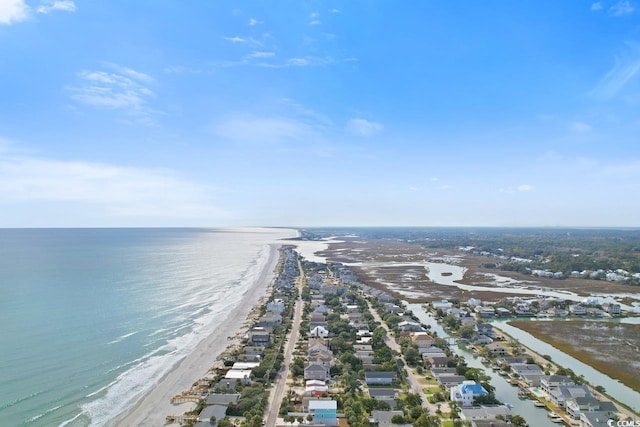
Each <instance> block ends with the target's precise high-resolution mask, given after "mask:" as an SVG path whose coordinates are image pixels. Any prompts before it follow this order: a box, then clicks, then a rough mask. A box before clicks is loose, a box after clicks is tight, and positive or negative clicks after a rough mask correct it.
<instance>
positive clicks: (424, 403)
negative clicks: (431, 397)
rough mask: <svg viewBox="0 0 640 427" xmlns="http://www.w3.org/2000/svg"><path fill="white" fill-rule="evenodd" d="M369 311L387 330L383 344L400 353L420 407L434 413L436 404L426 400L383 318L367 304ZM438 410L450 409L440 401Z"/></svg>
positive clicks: (445, 410) (436, 407)
mask: <svg viewBox="0 0 640 427" xmlns="http://www.w3.org/2000/svg"><path fill="white" fill-rule="evenodd" d="M367 304H369V303H368V302H367ZM369 312H371V314H372V315H373V318H374V319H375V320H376V321H377V322H380V324H381V325H382V327H383V328H384V329H385V330H386V331H387V335H386V336H385V337H384V342H385V344H387V346H389V348H391V350H393V351H397V352H398V353H400V356H398V357H400V359H402V361H403V362H404V370H405V372H406V374H407V381H408V382H409V385H410V386H411V392H412V393H414V394H417V395H418V396H420V400H422V407H423V408H427V409H429V412H430V413H431V414H435V413H436V410H437V409H438V406H437V405H436V404H433V403H431V402H429V401H428V400H427V396H426V395H425V394H424V393H423V391H422V385H421V384H420V382H419V379H418V377H417V376H416V374H415V373H414V372H413V370H412V369H411V368H410V367H409V365H407V361H406V360H404V356H402V348H401V347H400V345H399V344H398V343H397V342H396V340H395V339H393V337H392V336H391V331H390V330H389V327H388V326H387V324H386V323H385V322H384V320H382V318H381V317H380V315H379V314H378V312H377V311H375V310H374V309H373V308H371V305H369ZM440 410H441V411H442V412H448V411H450V409H449V405H448V404H447V403H446V402H442V403H441V406H440Z"/></svg>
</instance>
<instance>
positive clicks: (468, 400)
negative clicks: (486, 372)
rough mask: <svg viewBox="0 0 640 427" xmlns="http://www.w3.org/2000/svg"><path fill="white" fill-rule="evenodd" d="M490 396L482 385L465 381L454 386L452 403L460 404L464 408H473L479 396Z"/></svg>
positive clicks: (452, 388) (451, 394) (451, 392)
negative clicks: (474, 401)
mask: <svg viewBox="0 0 640 427" xmlns="http://www.w3.org/2000/svg"><path fill="white" fill-rule="evenodd" d="M486 394H488V392H487V390H485V389H484V387H482V386H481V385H480V384H476V382H475V381H463V382H462V384H460V385H457V386H453V387H451V389H450V398H451V401H454V402H460V404H461V405H462V406H472V405H473V400H474V399H475V398H476V397H477V396H484V395H486Z"/></svg>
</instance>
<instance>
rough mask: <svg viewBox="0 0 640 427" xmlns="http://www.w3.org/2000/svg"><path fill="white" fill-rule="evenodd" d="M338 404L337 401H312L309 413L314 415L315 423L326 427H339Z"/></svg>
mask: <svg viewBox="0 0 640 427" xmlns="http://www.w3.org/2000/svg"><path fill="white" fill-rule="evenodd" d="M337 411H338V402H336V401H335V400H310V401H309V413H310V414H311V415H313V422H314V423H317V424H324V425H326V426H337V425H338V415H337Z"/></svg>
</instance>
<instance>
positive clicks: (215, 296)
mask: <svg viewBox="0 0 640 427" xmlns="http://www.w3.org/2000/svg"><path fill="white" fill-rule="evenodd" d="M269 249H270V248H269V246H268V245H266V246H263V247H261V248H260V250H259V251H258V253H257V254H256V256H255V258H254V259H253V260H251V262H249V263H248V264H245V268H244V269H243V270H242V271H241V272H238V273H240V274H238V275H236V278H235V280H234V279H231V280H226V281H222V282H217V283H216V287H215V288H214V289H213V290H212V288H211V284H210V283H209V284H208V285H207V284H206V283H205V284H203V286H202V288H201V289H193V288H192V289H190V292H192V294H191V295H189V298H188V299H187V302H184V301H185V300H184V299H183V300H182V303H181V304H178V305H177V306H175V307H171V308H169V309H168V310H164V309H163V312H162V314H163V315H166V314H167V313H171V317H173V319H172V320H173V321H174V322H176V323H178V324H177V325H175V326H173V327H166V328H163V329H159V330H156V331H155V332H153V333H152V334H151V335H159V334H161V333H163V332H168V331H171V332H170V333H168V334H167V335H168V336H169V337H171V338H169V339H168V340H167V341H165V343H164V344H162V345H160V346H159V347H158V348H156V349H155V350H153V351H152V352H150V353H149V354H147V355H145V356H143V357H141V358H139V359H137V360H136V363H135V364H133V366H131V367H130V368H129V369H128V370H126V371H125V372H123V373H121V374H120V375H118V377H117V378H116V379H115V380H114V381H113V382H112V383H111V384H109V385H108V386H106V387H103V388H102V389H100V390H98V391H97V392H94V393H92V394H91V397H96V396H98V395H100V396H99V397H98V398H97V399H95V400H92V401H90V402H88V403H85V404H83V405H82V406H81V410H82V413H83V414H85V415H86V416H87V417H89V419H90V425H92V426H93V425H104V424H106V423H107V422H109V421H112V420H114V419H115V418H117V416H118V415H120V414H122V413H124V412H125V411H126V410H127V409H129V408H130V407H131V406H133V404H134V403H135V402H136V401H137V400H139V399H140V398H141V397H142V396H143V395H145V394H146V393H148V392H149V391H150V390H151V389H152V388H153V387H155V386H156V385H157V384H158V382H160V381H161V380H162V378H164V377H165V376H166V375H167V374H169V372H171V370H172V369H173V368H174V367H175V366H176V365H177V364H178V363H180V362H181V361H182V360H183V359H184V358H185V357H186V356H187V355H188V354H189V353H191V352H192V351H193V350H194V349H195V347H196V346H197V345H198V344H199V343H200V342H201V341H202V340H203V339H204V338H205V337H206V336H207V335H208V334H210V333H211V330H212V326H214V325H216V324H218V323H219V322H220V321H221V320H222V319H224V318H226V317H227V315H228V313H229V312H230V311H232V310H233V309H234V308H235V307H236V306H237V305H238V304H239V303H240V301H241V299H242V295H243V294H245V293H246V292H247V291H248V289H250V288H251V286H252V285H253V284H254V283H256V280H258V279H259V278H260V276H261V274H262V271H263V270H264V268H265V266H266V264H267V263H268V261H269ZM269 273H270V272H269ZM238 277H239V279H238ZM194 291H195V294H194V293H193V292H194ZM206 295H211V296H210V297H209V298H206ZM174 297H175V298H181V296H180V295H174ZM194 307H195V308H196V310H195V311H194V310H193V309H194ZM181 311H182V312H183V313H184V314H185V316H182V315H181V314H182V313H181ZM187 311H188V312H189V313H186V312H187ZM159 341H161V340H159ZM158 344H160V343H157V344H156V345H158ZM179 391H180V390H177V391H176V392H179Z"/></svg>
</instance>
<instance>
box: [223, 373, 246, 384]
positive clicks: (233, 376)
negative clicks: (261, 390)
mask: <svg viewBox="0 0 640 427" xmlns="http://www.w3.org/2000/svg"><path fill="white" fill-rule="evenodd" d="M224 378H225V380H238V381H242V383H243V384H245V385H248V384H251V370H250V369H229V370H228V371H227V373H226V374H225V375H224Z"/></svg>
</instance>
